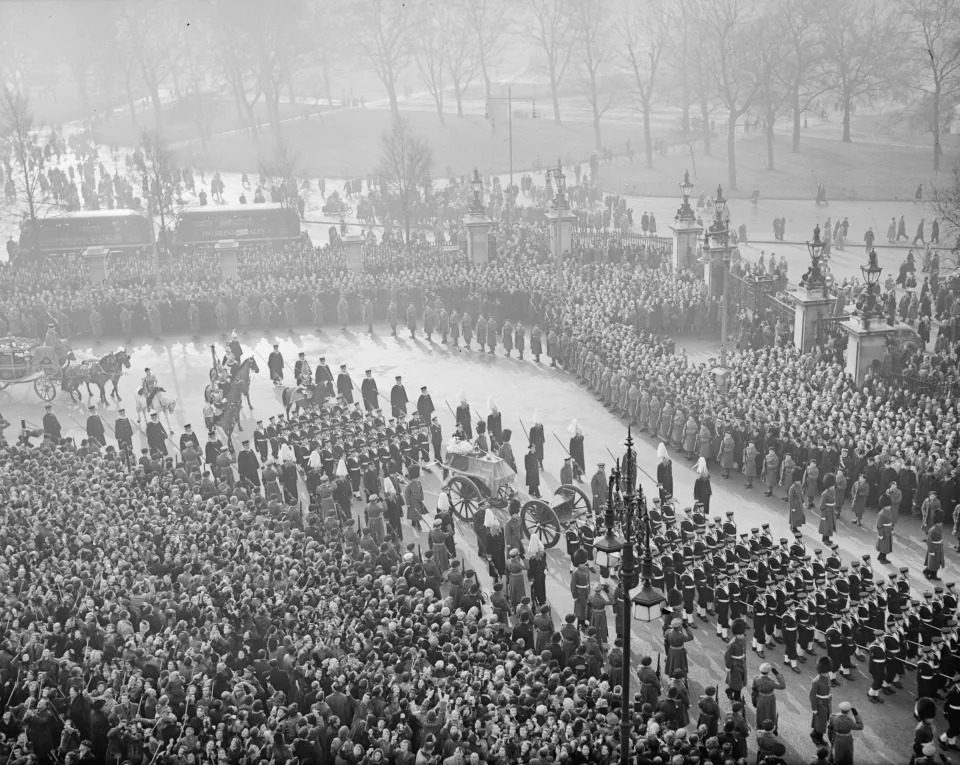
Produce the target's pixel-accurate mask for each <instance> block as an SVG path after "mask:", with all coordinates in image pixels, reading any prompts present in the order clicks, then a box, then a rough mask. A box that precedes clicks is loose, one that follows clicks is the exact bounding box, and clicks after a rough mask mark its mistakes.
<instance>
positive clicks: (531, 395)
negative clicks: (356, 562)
mask: <svg viewBox="0 0 960 765" xmlns="http://www.w3.org/2000/svg"><path fill="white" fill-rule="evenodd" d="M304 331H305V332H308V334H305V335H303V336H299V335H293V334H280V335H278V336H274V335H264V334H259V333H258V334H251V335H250V336H248V337H242V338H241V341H242V343H243V346H244V350H245V351H246V352H247V353H251V354H252V353H254V352H255V353H257V354H259V355H260V356H261V357H262V358H260V359H258V361H259V364H260V367H261V373H260V375H259V376H255V377H254V378H253V379H252V384H251V398H252V400H253V403H254V406H255V409H254V410H253V412H247V413H245V420H244V427H245V428H246V429H247V433H248V434H249V433H250V432H252V429H253V424H254V419H255V418H265V417H266V416H267V415H270V414H276V413H278V412H280V411H281V406H280V403H279V394H278V392H277V391H276V390H275V389H274V388H273V386H272V385H271V384H270V382H269V380H268V378H267V374H266V363H265V361H264V360H263V358H265V357H266V355H267V354H268V353H269V351H270V347H271V345H272V343H273V342H279V343H280V345H281V349H282V352H283V354H284V356H285V358H286V360H287V361H288V363H289V364H290V365H291V366H292V364H293V362H294V361H295V360H296V358H297V353H298V351H300V350H303V351H305V352H306V353H307V358H308V359H309V361H310V362H311V364H315V363H316V360H317V357H318V356H319V355H320V354H321V353H323V354H325V355H326V357H327V361H328V363H329V364H330V367H331V368H332V369H333V370H334V372H336V370H337V367H338V366H339V364H341V363H347V364H348V365H349V369H350V372H351V373H352V375H353V378H354V380H355V381H356V382H357V383H358V384H359V382H360V379H361V377H362V376H363V372H364V370H365V369H368V368H369V369H372V370H373V373H374V376H375V377H376V379H377V381H378V383H379V386H380V389H381V392H382V393H384V394H385V395H389V388H390V387H391V385H392V384H393V378H394V375H395V374H402V375H403V376H404V382H405V384H406V387H407V393H408V395H409V396H410V398H411V400H412V401H415V400H416V397H417V395H418V394H419V388H420V385H424V384H425V385H428V386H429V389H430V392H431V393H432V395H433V400H434V403H435V405H436V407H437V409H438V413H439V416H440V422H441V424H442V426H443V429H444V436H445V438H446V437H449V434H450V433H451V432H452V429H453V416H452V415H451V414H450V412H449V411H448V409H447V407H446V404H445V402H449V404H450V405H451V406H452V407H456V405H457V402H458V400H459V393H460V392H461V391H462V392H464V393H465V394H466V396H467V399H468V401H469V402H470V404H471V407H472V409H473V414H474V418H475V419H476V418H477V417H479V416H484V417H485V416H486V414H487V412H488V410H487V400H488V398H490V397H492V398H493V399H495V400H496V402H497V404H498V406H499V408H500V410H501V412H502V413H503V424H504V427H511V428H512V429H513V431H514V433H515V436H514V440H513V442H514V444H515V451H517V453H518V455H519V454H522V451H523V450H522V446H523V445H524V437H523V430H522V428H521V425H520V419H522V420H523V421H524V423H525V424H526V425H527V426H528V427H529V424H530V422H531V419H532V415H533V412H534V410H535V409H539V410H540V413H541V415H542V418H543V424H544V427H545V429H546V435H547V443H546V457H545V461H544V463H545V467H546V472H545V475H544V476H543V480H544V482H545V483H546V487H545V488H546V489H547V490H548V491H552V489H553V488H554V487H555V486H556V485H557V483H558V474H559V470H560V466H561V464H562V458H563V454H564V453H563V449H562V448H561V446H560V445H559V444H558V442H557V440H556V439H555V438H554V437H553V434H554V433H556V434H557V435H558V436H559V437H560V439H561V440H562V441H563V442H564V443H565V444H566V442H567V438H568V435H567V432H566V428H567V426H568V425H569V423H570V421H571V420H572V419H573V418H577V419H578V420H579V421H580V423H581V426H582V428H583V430H584V433H585V437H586V460H587V470H588V476H589V475H590V474H592V473H593V472H594V471H595V469H596V463H597V462H598V461H603V462H605V463H606V464H607V467H608V469H609V467H610V464H611V462H612V460H611V459H610V456H609V454H608V453H607V449H610V451H611V452H613V453H614V454H616V455H620V454H621V453H622V446H621V444H622V441H623V439H624V437H625V435H626V425H625V423H624V422H622V421H621V420H620V419H619V418H617V417H615V416H613V415H611V414H610V412H609V411H608V410H606V409H605V408H604V407H603V406H602V405H601V404H600V402H599V401H598V400H597V399H596V398H594V397H593V396H592V395H591V394H590V393H589V392H587V391H585V390H584V389H582V388H581V387H580V386H579V385H577V383H576V382H575V381H573V380H571V379H570V377H569V376H567V375H566V374H565V373H563V372H561V371H558V370H552V369H550V368H549V365H548V364H541V365H539V366H538V365H536V364H534V363H532V362H531V361H529V360H527V361H523V362H520V361H519V360H517V358H516V353H514V357H513V358H512V359H507V358H504V357H503V355H502V352H500V354H499V355H497V356H491V355H489V354H480V353H478V352H477V351H476V350H474V351H472V352H468V351H461V352H457V351H456V350H455V349H453V348H451V347H450V346H445V345H441V344H439V343H438V342H434V343H432V344H431V343H427V342H426V341H425V339H424V338H422V337H418V338H417V339H416V340H410V339H409V335H408V333H407V332H402V333H401V336H400V337H398V338H393V337H390V335H389V330H387V329H385V328H384V327H383V326H382V325H378V326H377V327H376V334H375V335H373V336H370V335H367V334H366V332H365V331H362V329H361V328H359V327H351V329H350V330H349V331H341V330H340V329H338V328H331V327H328V328H326V330H325V331H322V332H320V333H317V332H315V331H312V330H309V329H307V328H305V329H304ZM216 341H217V338H216V337H210V336H207V337H203V338H199V339H191V338H185V337H181V338H170V339H167V340H166V341H165V342H163V343H160V342H153V343H149V342H142V343H136V344H135V345H133V346H131V347H128V350H129V351H131V352H132V354H133V368H132V370H130V371H129V372H128V374H127V375H126V376H125V377H124V378H123V379H122V380H121V384H120V392H121V395H122V396H123V398H124V401H123V404H124V405H126V407H127V410H128V414H130V415H133V413H134V409H133V394H134V391H135V390H136V388H137V387H138V384H139V380H140V378H141V377H142V375H143V369H144V367H150V368H151V369H152V370H153V371H154V373H155V374H156V375H157V376H158V377H159V379H160V382H161V384H162V385H164V386H165V387H166V388H167V390H168V391H170V392H171V393H172V394H173V395H174V396H175V397H176V398H177V399H178V405H177V408H176V411H175V412H174V414H173V415H172V416H171V417H170V419H169V429H170V430H171V431H172V434H174V435H175V438H176V436H178V435H179V433H181V432H182V430H183V425H184V424H185V423H187V422H189V423H192V424H193V428H194V431H196V432H199V434H200V436H201V439H202V438H203V435H204V433H203V418H202V414H201V411H202V404H203V402H202V393H203V388H204V386H205V384H206V382H207V379H208V378H207V373H208V370H209V368H210V347H209V346H210V343H211V342H216ZM114 348H115V346H114V345H104V346H101V347H99V348H96V349H92V351H93V352H96V353H98V354H99V355H103V354H105V353H106V352H107V351H110V350H114ZM78 350H80V351H81V352H83V351H88V352H89V351H90V350H91V349H78ZM289 376H290V373H289V372H288V377H289ZM86 406H87V402H86V400H85V401H84V403H83V404H82V405H74V406H71V405H70V404H69V402H68V398H67V396H66V394H60V396H59V397H58V398H57V400H56V404H55V411H56V413H57V415H58V416H59V418H60V421H61V423H62V424H63V426H64V428H65V430H66V431H67V432H68V433H69V434H71V435H74V436H78V437H79V436H82V429H81V427H80V423H84V422H85V421H86V415H87V411H86ZM116 408H117V403H116V402H111V404H110V405H109V407H106V408H103V409H101V410H100V411H101V412H102V414H103V416H104V418H105V419H106V420H107V422H108V423H110V424H111V425H112V422H113V419H114V418H115V416H116V412H115V410H116ZM0 411H2V412H3V414H4V415H5V416H6V418H7V419H8V420H10V421H11V422H13V423H18V422H19V420H20V418H21V417H24V418H27V419H29V420H31V421H33V422H35V423H37V422H39V421H40V418H41V416H42V413H43V407H42V405H41V402H39V400H38V399H36V397H35V396H34V395H33V391H32V389H30V388H29V387H27V386H24V387H21V388H10V389H8V390H7V391H5V392H3V393H0ZM71 418H73V419H71ZM7 436H8V437H15V429H11V430H8V431H7ZM518 447H520V448H519V449H518ZM638 453H639V458H640V465H641V466H642V467H643V468H644V469H645V470H647V471H648V472H653V471H654V469H655V464H656V443H655V442H654V441H652V440H650V439H649V438H646V437H640V439H639V441H638ZM674 465H675V469H674V478H675V482H676V487H675V489H676V494H677V496H678V497H680V498H682V503H683V504H684V505H689V504H692V500H691V498H692V495H693V481H694V474H693V472H692V470H690V469H689V467H688V466H687V465H688V463H686V462H685V461H683V460H679V459H678V460H675V463H674ZM641 477H642V476H641ZM642 478H643V483H644V487H645V489H646V491H647V492H648V494H651V495H652V494H653V492H654V491H655V487H654V486H653V483H652V482H651V481H650V480H648V479H646V478H645V477H642ZM713 484H714V497H713V506H712V510H713V514H714V515H722V514H723V513H724V512H725V511H727V510H734V511H736V519H737V522H738V525H739V527H740V529H741V530H748V529H749V528H750V527H753V526H759V525H760V524H761V523H770V524H771V527H772V530H773V532H774V536H775V537H780V536H787V535H788V528H787V523H786V518H785V505H784V504H783V503H782V502H780V501H779V500H777V501H775V502H774V501H769V500H765V499H764V497H763V494H762V489H759V488H756V489H753V490H752V491H747V490H744V489H743V482H742V480H736V479H731V480H729V481H724V480H722V479H721V478H720V476H719V471H715V476H714V482H713ZM437 487H438V480H437V474H436V473H434V475H433V476H427V477H426V480H425V488H426V489H427V491H428V502H429V501H430V499H431V498H432V497H435V492H436V490H437ZM808 519H809V521H810V522H809V523H808V525H807V527H806V529H805V531H806V538H805V541H806V543H807V545H808V547H809V548H810V549H813V548H815V547H817V546H818V545H819V537H818V536H817V535H816V527H815V524H816V522H817V517H816V516H815V515H814V514H812V513H811V514H810V515H809V516H808ZM873 521H874V516H873V515H872V514H871V515H870V516H868V518H867V524H866V528H864V529H859V528H856V527H853V526H851V525H850V524H849V523H847V522H846V519H844V520H841V521H840V523H839V530H838V534H837V537H836V539H837V541H838V542H839V543H840V547H841V552H842V555H843V558H844V560H845V561H849V560H851V559H853V558H854V557H857V558H859V556H861V555H862V554H864V553H872V552H873V545H874V540H875V535H874V532H873V531H872V530H871V525H872V523H873ZM460 528H461V533H462V539H461V541H460V542H459V546H460V548H461V549H465V550H466V555H467V558H468V559H469V560H471V562H472V563H473V565H474V566H475V568H476V569H477V571H479V572H481V578H482V579H483V581H485V582H486V584H487V585H489V580H487V579H486V575H485V573H483V572H485V565H484V564H483V562H482V561H478V560H477V558H476V555H475V553H474V552H473V551H474V549H475V546H474V540H473V535H472V531H471V530H470V529H469V527H468V525H466V524H460ZM405 533H409V534H414V532H413V530H412V529H410V528H409V527H408V528H406V529H405ZM917 539H919V529H918V527H917V525H916V524H915V523H912V522H910V521H909V520H905V521H903V522H902V526H901V527H900V528H898V535H897V539H896V543H895V551H894V554H893V556H892V561H893V564H892V565H890V566H876V565H875V571H876V574H877V577H885V575H886V574H887V573H890V572H893V571H895V570H896V569H895V566H899V565H906V566H909V567H910V570H911V571H910V573H911V581H912V584H913V586H914V588H915V589H916V591H918V592H921V591H922V590H923V589H924V588H925V585H926V584H927V583H926V582H925V580H923V578H922V577H921V576H920V571H921V569H922V560H923V546H922V544H921V543H920V542H918V541H916V540H917ZM951 541H952V538H951ZM875 557H876V556H875V555H874V558H875ZM947 557H948V564H947V569H946V572H945V578H946V579H947V580H951V579H954V578H956V577H957V575H958V573H960V569H958V566H957V561H956V557H955V554H954V553H953V552H952V551H949V548H948V554H947ZM549 559H550V575H549V580H548V595H549V598H550V600H551V603H552V605H553V606H554V608H555V611H556V614H557V615H558V621H559V620H562V617H563V615H564V614H566V613H568V612H569V611H570V609H571V603H572V600H571V598H570V594H569V575H568V559H567V557H566V555H565V554H564V552H563V551H562V545H561V547H560V548H557V549H554V550H552V551H551V553H550V558H549ZM611 618H612V616H611ZM611 630H612V622H611ZM633 636H634V645H633V648H634V657H635V660H636V657H638V656H639V655H640V654H642V653H644V652H649V651H653V652H655V651H656V650H657V649H658V648H660V647H661V646H662V643H661V638H660V633H659V629H654V628H652V627H651V626H649V625H638V626H636V627H635V628H634V630H633ZM694 636H695V639H694V642H693V643H692V644H689V654H690V658H691V684H690V688H691V701H692V704H693V707H694V709H693V710H692V716H693V718H694V719H696V702H697V700H698V699H699V696H700V694H701V693H702V689H703V687H705V686H706V685H711V684H714V685H719V686H720V687H721V693H720V696H721V701H722V705H723V708H724V709H725V710H728V709H729V704H727V703H726V699H725V698H724V697H723V693H722V687H723V681H724V670H723V650H722V649H723V644H722V643H721V642H720V641H719V640H718V639H717V638H716V637H715V633H714V629H713V625H712V624H711V625H705V626H701V627H700V628H699V629H697V630H695V631H694ZM768 658H769V659H772V660H773V661H774V662H777V663H778V664H781V662H782V659H783V654H782V652H781V651H779V650H777V651H774V652H772V653H768ZM758 664H759V659H758V658H757V657H756V655H755V654H752V653H751V654H749V656H748V667H749V673H750V675H751V677H752V676H753V675H755V674H756V672H757V667H758ZM801 668H802V673H801V674H799V675H798V674H794V673H793V672H791V671H789V670H787V671H786V672H785V677H786V680H787V684H788V688H787V690H786V691H784V692H778V696H779V704H780V720H781V735H782V737H783V739H784V740H785V742H786V743H787V744H788V745H789V746H790V747H791V755H792V756H791V761H793V762H806V761H807V760H809V759H811V758H812V755H813V747H812V744H811V742H810V739H809V738H808V732H809V728H808V724H809V714H810V713H809V711H808V705H807V693H808V690H809V685H810V681H811V679H812V677H813V675H814V670H813V666H812V662H808V663H807V664H805V665H801ZM861 670H862V671H861ZM865 670H866V667H865V665H864V664H861V665H860V667H858V668H857V669H855V670H854V677H855V680H854V682H852V683H844V684H843V686H842V687H841V688H837V689H835V692H834V704H835V706H836V704H838V703H839V702H840V701H842V700H844V699H849V700H850V701H852V702H853V703H854V705H855V706H856V707H857V708H858V709H859V710H860V712H861V713H862V714H863V717H864V721H865V723H866V730H865V731H863V732H862V733H857V734H856V747H857V761H858V762H870V763H878V764H879V763H891V764H893V763H903V762H906V761H907V759H908V758H909V754H908V751H909V741H910V739H911V736H910V734H909V731H910V730H911V729H912V727H913V720H912V717H911V709H912V703H913V699H914V696H913V692H912V691H913V689H914V688H915V681H914V675H913V674H912V673H908V674H907V676H906V677H905V678H904V684H905V690H903V691H899V692H898V693H897V695H896V696H893V697H887V703H886V704H884V705H883V706H874V705H872V704H870V703H869V702H868V701H867V698H866V689H867V687H868V682H867V680H866V679H865V675H864V674H863V672H865ZM748 721H749V722H750V724H751V725H753V724H754V722H755V721H754V719H753V710H752V709H750V710H749V715H748ZM752 751H755V746H754V745H753V744H752V743H751V752H752Z"/></svg>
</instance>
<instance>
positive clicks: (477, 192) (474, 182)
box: [470, 168, 486, 215]
mask: <svg viewBox="0 0 960 765" xmlns="http://www.w3.org/2000/svg"><path fill="white" fill-rule="evenodd" d="M470 186H471V188H472V189H473V200H472V201H471V202H470V214H471V215H486V210H484V209H483V180H482V179H481V178H480V171H479V170H477V168H473V178H472V179H471V181H470Z"/></svg>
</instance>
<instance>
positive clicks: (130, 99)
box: [123, 71, 137, 127]
mask: <svg viewBox="0 0 960 765" xmlns="http://www.w3.org/2000/svg"><path fill="white" fill-rule="evenodd" d="M123 86H124V88H125V89H126V91H127V104H128V105H129V107H130V121H131V122H132V123H133V126H134V127H136V126H137V105H136V104H135V103H134V102H133V88H132V87H131V86H130V72H129V71H126V73H125V74H124V78H123Z"/></svg>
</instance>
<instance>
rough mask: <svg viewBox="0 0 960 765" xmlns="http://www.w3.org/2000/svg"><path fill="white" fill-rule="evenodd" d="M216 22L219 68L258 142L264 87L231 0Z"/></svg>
mask: <svg viewBox="0 0 960 765" xmlns="http://www.w3.org/2000/svg"><path fill="white" fill-rule="evenodd" d="M215 19H216V24H215V29H216V33H217V34H216V47H217V52H218V54H219V55H218V56H217V60H218V62H219V66H220V69H221V71H222V73H223V76H224V78H225V79H226V81H227V83H228V84H229V85H230V91H231V92H232V93H233V98H234V102H235V103H236V106H237V116H238V118H239V119H241V120H246V121H247V124H249V126H250V132H251V133H252V135H253V137H254V139H255V140H257V141H259V123H258V122H257V116H256V111H255V109H256V106H257V102H259V100H260V99H261V97H262V96H263V88H262V87H261V85H260V78H259V75H258V70H257V67H256V64H255V63H254V62H253V61H252V60H251V58H250V57H249V56H248V55H247V45H246V37H245V34H244V31H243V24H242V23H241V22H240V19H239V18H238V16H237V14H236V13H234V11H233V6H232V5H231V4H230V3H229V2H228V0H221V1H220V2H219V3H218V4H217V6H216V12H215Z"/></svg>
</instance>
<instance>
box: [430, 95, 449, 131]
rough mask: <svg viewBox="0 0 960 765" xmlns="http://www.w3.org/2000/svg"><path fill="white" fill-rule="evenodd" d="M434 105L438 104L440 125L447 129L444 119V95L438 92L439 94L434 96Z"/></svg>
mask: <svg viewBox="0 0 960 765" xmlns="http://www.w3.org/2000/svg"><path fill="white" fill-rule="evenodd" d="M433 103H434V104H436V107H437V116H438V117H439V118H440V124H441V125H443V126H444V127H446V125H447V122H446V120H444V118H443V95H442V94H441V93H440V92H439V91H437V93H436V94H435V95H434V96H433Z"/></svg>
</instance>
